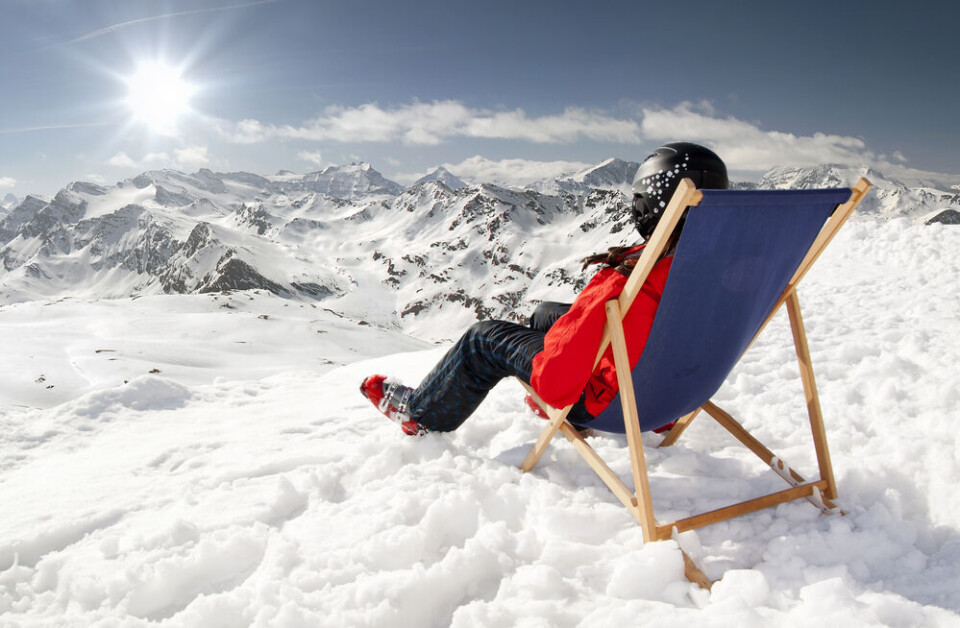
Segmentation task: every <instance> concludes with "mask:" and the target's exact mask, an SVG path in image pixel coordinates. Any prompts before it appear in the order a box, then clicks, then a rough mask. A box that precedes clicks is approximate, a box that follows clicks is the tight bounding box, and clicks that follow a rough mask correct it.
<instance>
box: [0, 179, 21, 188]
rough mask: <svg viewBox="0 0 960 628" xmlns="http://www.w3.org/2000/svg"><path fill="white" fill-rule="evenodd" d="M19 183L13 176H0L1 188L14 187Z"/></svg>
mask: <svg viewBox="0 0 960 628" xmlns="http://www.w3.org/2000/svg"><path fill="white" fill-rule="evenodd" d="M16 185H17V180H16V179H14V178H13V177H0V190H3V189H9V188H13V187H14V186H16Z"/></svg>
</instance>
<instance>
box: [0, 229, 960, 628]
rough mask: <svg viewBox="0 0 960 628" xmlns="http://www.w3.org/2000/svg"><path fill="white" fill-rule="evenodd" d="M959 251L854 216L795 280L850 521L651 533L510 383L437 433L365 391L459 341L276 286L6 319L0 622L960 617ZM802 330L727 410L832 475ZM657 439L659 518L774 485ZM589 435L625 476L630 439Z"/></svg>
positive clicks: (739, 522) (774, 515) (768, 517)
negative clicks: (252, 292)
mask: <svg viewBox="0 0 960 628" xmlns="http://www.w3.org/2000/svg"><path fill="white" fill-rule="evenodd" d="M957 250H960V229H954V228H948V227H941V226H933V227H920V226H913V225H911V224H910V223H909V222H908V221H906V220H894V221H891V222H887V223H878V222H873V221H863V222H854V223H851V224H850V225H848V226H847V227H846V228H845V230H844V232H842V233H841V234H840V236H839V237H838V239H837V241H836V242H835V243H834V244H833V245H832V246H831V248H829V249H828V252H827V253H826V254H825V256H824V258H823V259H821V261H820V262H819V263H818V265H817V266H816V267H815V268H814V270H813V271H812V273H811V274H810V276H809V277H808V278H807V279H806V280H805V282H804V284H803V286H802V287H801V290H800V299H801V304H802V306H803V308H804V317H805V322H806V325H807V331H808V336H809V339H810V344H811V349H812V353H813V359H814V368H815V370H816V374H817V379H818V384H819V386H820V393H821V401H822V405H823V407H824V412H825V416H826V425H827V433H828V438H829V442H830V448H831V453H832V456H833V462H834V467H835V471H836V474H837V479H838V484H839V492H840V502H841V504H842V506H843V508H844V509H845V511H846V515H845V516H837V515H832V516H821V515H820V514H819V512H818V511H817V510H816V509H815V508H813V507H811V506H810V505H809V504H807V503H806V502H804V501H799V502H794V503H791V504H786V505H782V506H779V507H777V508H775V509H768V510H765V511H761V512H759V513H755V514H752V515H749V516H746V517H741V518H738V519H735V520H733V521H729V522H724V523H721V524H717V525H714V526H710V527H707V528H702V529H700V530H698V531H695V532H688V533H684V534H682V535H680V536H679V538H678V539H677V541H667V542H661V543H652V544H647V545H644V544H643V543H642V535H641V532H640V528H639V526H638V525H637V524H636V523H635V521H634V520H633V519H632V517H630V516H629V515H628V514H627V512H626V511H625V509H623V508H622V506H621V505H620V504H619V502H618V501H617V500H616V498H615V497H614V496H613V495H612V494H611V493H610V492H609V491H608V489H607V488H606V487H605V486H604V485H603V484H602V483H601V482H600V480H599V479H598V478H596V476H595V475H594V474H593V472H592V471H591V470H590V469H589V467H587V465H586V464H585V463H583V462H582V461H581V459H580V457H579V455H578V454H576V452H575V451H574V450H573V449H572V447H571V446H570V445H569V444H567V443H566V442H565V441H564V440H563V439H559V440H556V441H554V443H553V444H552V445H551V447H550V449H549V450H548V452H547V454H546V455H545V456H544V458H543V459H542V460H541V462H540V464H539V465H538V466H537V468H536V469H535V470H534V471H533V472H532V473H529V474H523V473H521V472H520V471H519V469H518V468H517V466H518V464H519V463H520V461H521V460H522V458H523V456H524V455H525V453H526V450H527V448H528V447H529V446H530V445H531V444H532V442H533V441H534V439H535V438H536V436H537V434H538V432H539V429H540V427H541V423H540V421H538V420H537V419H535V418H533V417H532V416H531V415H530V414H529V413H527V412H526V411H525V410H524V404H523V403H522V391H521V389H520V387H519V385H518V384H516V383H515V382H512V381H508V382H504V383H503V384H502V385H500V386H499V387H498V388H497V389H495V390H494V391H493V393H492V394H491V395H490V397H489V398H488V399H487V401H486V402H485V403H484V405H483V406H481V409H480V410H479V412H478V413H477V415H476V416H474V417H473V418H472V419H471V420H470V421H468V422H467V423H466V424H465V425H464V426H463V428H461V429H460V430H459V431H458V432H456V433H453V434H432V435H429V436H427V437H425V438H423V439H413V438H409V437H405V436H403V435H402V434H401V433H400V431H399V430H398V429H397V428H396V426H394V425H392V424H390V423H389V422H387V421H386V420H385V419H384V418H383V417H382V416H380V415H379V414H378V413H377V412H376V411H375V410H374V409H373V408H372V407H370V406H369V404H368V402H367V401H366V400H365V399H363V398H362V397H361V396H360V395H359V393H358V392H357V386H358V384H359V382H360V380H361V378H362V377H363V376H365V375H367V374H370V373H372V372H386V373H390V374H393V375H397V376H400V377H402V378H403V379H404V380H406V381H407V382H408V383H411V384H413V383H416V382H417V381H419V377H421V376H422V375H423V374H425V373H426V371H427V370H428V369H429V368H430V367H431V366H432V365H433V363H434V362H435V361H436V360H437V359H438V358H439V357H440V356H441V355H442V353H443V351H444V347H433V348H431V347H429V346H428V345H426V344H425V343H422V342H419V341H416V340H413V339H410V338H407V337H404V336H402V335H400V334H398V333H396V332H389V331H385V330H380V329H377V328H375V327H370V326H363V325H357V324H356V323H354V322H351V321H349V320H345V319H341V318H339V317H337V316H335V315H333V314H330V313H327V312H324V311H322V310H316V309H314V310H312V311H311V310H309V308H308V306H307V307H305V306H302V305H300V304H297V303H290V302H284V301H283V300H281V299H277V298H274V297H269V296H266V295H256V296H246V295H244V294H237V295H234V296H232V297H222V296H221V297H219V301H218V300H216V299H214V298H213V297H210V296H202V297H200V296H196V297H151V298H146V299H139V300H123V301H109V302H94V303H84V302H78V301H64V302H59V303H48V304H35V303H30V304H20V305H17V306H9V307H3V308H0V341H2V342H3V345H2V346H3V347H4V354H5V362H4V367H3V369H2V373H0V374H2V380H3V387H2V388H0V501H2V503H3V517H2V518H0V625H2V626H8V625H9V626H35V625H36V626H40V625H44V626H46V625H57V626H60V625H66V626H89V625H104V626H146V625H158V624H159V625H164V626H240V625H254V626H304V625H310V626H448V625H449V626H464V627H465V626H503V627H507V626H580V625H582V626H610V625H625V626H632V625H654V626H672V625H697V626H728V625H745V626H810V625H814V624H816V625H848V626H874V625H877V626H879V625H884V626H958V625H960V496H958V494H957V492H956V490H955V482H956V480H957V478H958V477H960V463H958V456H960V447H958V442H957V436H956V429H955V424H956V421H955V419H956V407H957V405H958V401H960V388H958V385H957V383H956V377H955V376H956V374H957V367H956V365H957V364H958V363H960V343H958V341H957V338H960V323H958V320H957V315H956V313H957V311H958V310H960V296H958V295H960V292H958V291H957V289H956V285H957V281H958V278H960V263H958V258H957V255H956V251H957ZM224 303H226V306H225V305H224ZM264 317H265V318H264ZM785 319H786V317H785V315H783V314H780V315H778V317H777V318H776V319H775V321H774V322H773V323H772V324H771V326H770V327H769V329H768V330H767V331H766V332H765V333H764V335H763V336H762V338H761V340H760V341H759V342H758V343H757V344H756V345H755V346H754V347H753V348H752V349H751V350H750V351H749V352H748V354H747V355H746V356H745V360H744V362H743V363H742V364H741V365H740V367H738V369H737V370H736V371H735V372H734V373H733V374H732V375H731V377H730V378H729V379H728V380H727V382H726V384H725V385H724V387H723V388H722V389H721V390H720V392H719V393H718V394H717V395H716V396H715V400H716V401H717V403H718V404H719V405H720V406H722V407H724V408H725V409H728V410H729V411H731V412H732V413H733V414H734V416H737V417H738V418H739V419H740V420H741V421H742V422H744V423H745V424H746V426H747V427H748V428H749V429H751V430H753V431H754V432H755V433H756V434H757V436H758V437H759V438H760V439H761V440H762V441H764V442H765V443H767V444H768V445H769V446H770V447H771V449H773V450H774V451H775V452H777V453H778V454H779V455H780V456H781V457H782V458H783V459H785V460H787V461H789V463H790V465H791V466H793V467H794V468H796V469H797V470H798V471H800V472H801V473H805V474H808V475H814V473H815V471H816V463H815V461H814V458H813V452H812V446H811V443H810V436H809V428H808V427H806V424H805V411H804V406H803V399H802V393H801V389H800V383H799V379H798V372H797V368H796V359H795V356H794V354H793V347H792V342H791V339H790V335H789V330H788V326H787V324H786V320H785ZM158 334H160V335H161V336H163V337H165V338H166V340H165V341H164V342H162V343H156V342H153V343H152V342H150V339H151V338H156V337H157V335H158ZM11 347H14V348H15V349H14V350H12V351H11V350H10V349H9V348H11ZM11 356H13V357H11ZM150 371H157V372H152V373H151V372H150ZM41 376H43V381H37V380H39V379H40V377H41ZM123 380H126V381H127V382H128V383H126V384H123V383H122V381H123ZM48 385H52V386H53V388H46V386H48ZM659 440H660V437H659V436H656V435H653V434H645V435H644V441H645V443H646V445H647V448H646V454H647V461H648V464H649V466H650V470H651V484H652V489H651V490H652V494H653V500H654V505H655V508H656V511H657V514H658V516H659V517H660V518H661V519H664V520H666V519H668V518H670V517H674V516H685V515H687V514H692V513H694V512H702V511H705V510H709V509H711V508H714V507H718V506H721V505H726V504H727V503H730V502H732V501H735V500H739V499H747V498H749V497H751V496H754V495H757V494H760V493H761V492H762V491H769V490H773V489H776V488H778V487H779V486H782V485H783V482H782V480H780V479H779V478H778V477H776V476H775V475H773V474H772V473H771V472H769V470H766V469H765V467H764V466H763V465H762V464H761V463H759V461H757V460H756V458H755V457H753V455H752V454H750V453H749V452H748V451H746V450H745V449H744V448H742V447H741V446H740V445H739V444H737V443H736V442H734V441H733V439H732V438H731V437H729V436H728V435H725V433H724V432H723V430H722V429H721V428H720V427H719V426H717V425H715V424H712V423H711V422H710V421H709V419H707V418H698V419H697V420H696V421H695V422H694V424H693V426H692V427H691V428H690V429H689V430H688V431H687V433H686V434H685V435H684V437H683V438H682V439H681V441H680V443H678V444H677V445H676V446H674V447H673V448H670V449H667V450H660V449H655V448H654V446H655V444H656V443H657V442H658V441H659ZM592 444H593V445H594V446H595V447H596V448H597V449H598V451H599V452H600V453H601V455H603V456H604V457H605V458H606V459H607V460H609V461H610V462H611V465H612V466H613V468H614V469H615V470H616V471H617V472H619V473H620V474H621V475H622V476H624V477H628V476H629V461H628V459H627V457H626V450H625V440H624V439H623V438H622V437H619V436H611V435H602V436H600V437H597V438H594V439H592ZM708 448H710V450H709V451H708ZM678 542H679V545H681V546H682V547H683V548H684V549H685V550H686V551H687V552H688V553H689V554H690V555H691V556H693V557H694V558H695V559H696V560H697V562H698V563H699V564H700V565H701V566H702V567H703V569H704V570H705V571H706V573H707V574H708V575H709V576H710V577H712V578H719V577H721V576H722V579H721V580H720V581H719V582H717V584H716V585H715V586H714V588H713V590H712V592H706V591H701V590H699V589H698V588H696V587H695V586H694V585H692V584H690V583H689V582H687V581H686V580H685V579H684V577H683V565H682V561H681V556H680V553H679V551H678V549H677V543H678Z"/></svg>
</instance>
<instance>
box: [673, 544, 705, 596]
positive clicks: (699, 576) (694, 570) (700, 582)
mask: <svg viewBox="0 0 960 628" xmlns="http://www.w3.org/2000/svg"><path fill="white" fill-rule="evenodd" d="M680 553H681V554H682V555H683V575H685V576H686V577H687V580H689V581H690V582H692V583H694V584H695V585H697V586H699V587H700V588H701V589H706V590H707V591H709V590H710V589H711V588H712V587H713V581H712V580H711V579H710V578H708V577H707V574H705V573H703V572H702V571H700V568H699V567H697V564H696V563H695V562H693V559H692V558H690V557H689V556H687V553H686V552H685V551H683V550H682V549H681V550H680Z"/></svg>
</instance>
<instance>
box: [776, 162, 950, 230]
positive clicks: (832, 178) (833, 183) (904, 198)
mask: <svg viewBox="0 0 960 628" xmlns="http://www.w3.org/2000/svg"><path fill="white" fill-rule="evenodd" d="M860 177H866V178H867V179H868V180H869V181H870V183H872V184H873V189H872V190H871V192H870V194H869V195H867V197H866V198H865V199H864V200H863V203H861V205H860V207H859V208H858V210H857V214H858V215H859V216H861V217H862V216H869V215H874V216H877V217H880V218H894V217H901V216H902V217H907V218H910V219H911V220H914V221H916V222H926V221H928V220H930V219H931V218H933V217H935V216H938V215H940V214H942V213H943V212H947V211H958V210H960V194H957V191H956V190H952V189H950V188H949V187H947V186H946V185H941V184H937V183H931V182H928V183H927V184H926V185H907V184H906V183H904V182H903V181H900V180H898V179H894V178H890V177H887V176H885V175H884V173H882V172H880V171H879V170H876V169H874V168H864V167H857V166H845V165H841V164H824V165H821V166H816V167H806V168H801V167H778V168H773V169H771V170H769V171H768V172H767V173H766V174H764V175H763V177H762V178H761V179H760V183H759V184H758V187H759V188H763V189H794V190H796V189H816V188H831V187H846V186H850V185H853V183H854V182H856V181H857V179H859V178H860Z"/></svg>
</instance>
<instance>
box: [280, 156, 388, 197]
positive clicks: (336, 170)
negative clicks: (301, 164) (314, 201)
mask: <svg viewBox="0 0 960 628" xmlns="http://www.w3.org/2000/svg"><path fill="white" fill-rule="evenodd" d="M299 189H300V190H301V191H305V192H318V193H320V194H329V195H330V196H336V197H338V198H343V199H351V200H352V199H358V198H360V197H364V196H370V195H376V194H382V195H386V196H396V195H398V194H400V193H401V192H403V189H404V188H403V186H402V185H400V184H399V183H395V182H394V181H390V180H389V179H386V178H384V176H383V175H381V174H380V173H379V172H377V171H376V170H374V169H373V167H372V166H371V165H370V164H368V163H356V164H350V165H349V166H328V167H326V168H324V169H323V170H321V171H320V172H315V173H313V174H308V175H304V177H303V178H302V179H301V185H300V187H299Z"/></svg>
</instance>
